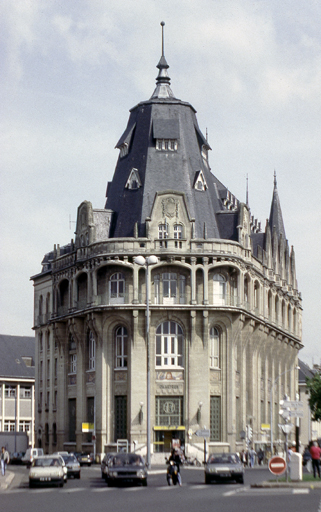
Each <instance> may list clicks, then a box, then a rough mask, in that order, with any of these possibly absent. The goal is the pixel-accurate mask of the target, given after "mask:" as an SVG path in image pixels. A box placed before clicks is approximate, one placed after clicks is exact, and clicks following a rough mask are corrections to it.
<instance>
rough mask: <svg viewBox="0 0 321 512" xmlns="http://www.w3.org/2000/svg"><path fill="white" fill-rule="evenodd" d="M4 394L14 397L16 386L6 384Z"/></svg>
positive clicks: (7, 396)
mask: <svg viewBox="0 0 321 512" xmlns="http://www.w3.org/2000/svg"><path fill="white" fill-rule="evenodd" d="M4 396H5V397H6V398H14V397H15V396H16V387H13V386H8V385H7V384H6V385H5V388H4Z"/></svg>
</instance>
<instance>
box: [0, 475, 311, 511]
mask: <svg viewBox="0 0 321 512" xmlns="http://www.w3.org/2000/svg"><path fill="white" fill-rule="evenodd" d="M153 469H156V468H153ZM10 471H14V472H15V478H14V480H13V482H12V484H11V486H10V488H9V489H7V490H5V491H2V492H1V493H0V510H1V511H2V510H3V511H5V512H17V511H22V512H31V511H32V512H34V511H35V512H38V511H41V512H55V511H59V512H73V511H75V512H98V511H99V512H101V511H109V510H112V511H113V512H118V511H122V512H136V511H139V512H181V511H185V510H186V511H188V512H194V511H195V512H208V511H211V512H213V511H215V512H231V511H236V512H252V511H253V512H279V511H282V512H283V511H285V512H288V511H289V512H305V510H308V511H309V512H321V489H290V488H286V489H256V488H251V484H253V483H258V482H260V481H263V480H266V479H269V478H270V474H269V472H268V470H267V469H261V468H260V469H259V468H258V469H251V470H250V469H248V470H246V474H245V484H244V485H241V484H235V483H226V484H212V485H205V484H204V471H203V470H202V469H199V468H186V469H185V468H183V469H182V479H183V485H182V487H168V486H167V484H166V478H165V473H156V474H154V472H152V473H151V474H150V475H149V477H148V487H132V486H126V487H111V488H110V487H107V485H106V483H105V482H104V480H102V478H101V473H100V467H99V466H92V467H90V468H82V474H81V479H80V480H73V479H71V480H69V481H68V483H67V484H66V485H65V486H64V487H63V488H62V489H60V488H52V487H46V488H39V489H29V487H28V470H26V469H25V468H23V467H18V466H16V467H14V466H10Z"/></svg>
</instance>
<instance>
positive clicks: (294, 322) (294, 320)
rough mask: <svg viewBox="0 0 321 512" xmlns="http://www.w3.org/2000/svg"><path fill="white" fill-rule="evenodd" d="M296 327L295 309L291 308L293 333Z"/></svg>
mask: <svg viewBox="0 0 321 512" xmlns="http://www.w3.org/2000/svg"><path fill="white" fill-rule="evenodd" d="M296 329H297V325H296V309H294V310H293V334H296Z"/></svg>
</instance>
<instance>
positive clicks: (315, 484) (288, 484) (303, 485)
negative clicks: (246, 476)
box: [251, 478, 321, 489]
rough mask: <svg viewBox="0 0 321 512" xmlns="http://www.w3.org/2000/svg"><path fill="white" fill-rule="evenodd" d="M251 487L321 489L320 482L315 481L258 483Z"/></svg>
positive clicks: (318, 480)
mask: <svg viewBox="0 0 321 512" xmlns="http://www.w3.org/2000/svg"><path fill="white" fill-rule="evenodd" d="M251 487H252V488H253V487H254V488H256V489H260V488H265V489H272V488H282V487H292V488H299V489H321V480H320V479H317V478H316V479H315V480H313V481H310V482H303V481H297V482H276V481H275V482H270V481H265V482H260V483H258V484H252V485H251Z"/></svg>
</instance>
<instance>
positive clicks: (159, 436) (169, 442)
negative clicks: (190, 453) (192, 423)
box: [154, 430, 185, 453]
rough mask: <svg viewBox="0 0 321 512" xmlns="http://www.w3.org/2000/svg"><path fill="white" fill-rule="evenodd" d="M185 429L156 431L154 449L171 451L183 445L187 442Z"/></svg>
mask: <svg viewBox="0 0 321 512" xmlns="http://www.w3.org/2000/svg"><path fill="white" fill-rule="evenodd" d="M184 433H185V431H184V430H156V431H155V433H154V437H155V440H154V451H155V452H156V453H169V452H171V451H172V448H173V447H175V448H176V447H183V448H184V444H185V439H184Z"/></svg>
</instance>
